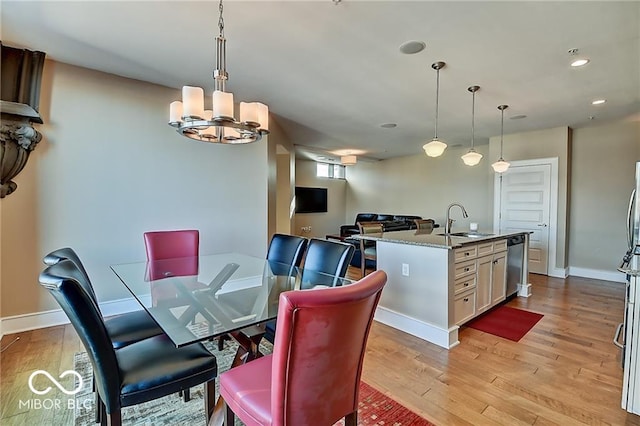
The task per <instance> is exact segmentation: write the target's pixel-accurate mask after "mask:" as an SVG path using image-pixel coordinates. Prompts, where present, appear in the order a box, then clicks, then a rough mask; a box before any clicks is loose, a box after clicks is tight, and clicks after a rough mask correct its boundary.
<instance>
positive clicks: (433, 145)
mask: <svg viewBox="0 0 640 426" xmlns="http://www.w3.org/2000/svg"><path fill="white" fill-rule="evenodd" d="M445 65H446V64H445V63H444V62H434V63H433V64H431V68H433V69H434V70H436V126H435V135H434V137H433V139H432V140H431V142H429V143H426V144H424V145H423V146H422V149H424V152H425V154H427V155H428V156H429V157H439V156H441V155H442V153H443V152H444V150H445V149H447V144H446V143H444V142H442V141H441V140H440V139H438V101H439V95H440V70H441V69H442V68H444V66H445Z"/></svg>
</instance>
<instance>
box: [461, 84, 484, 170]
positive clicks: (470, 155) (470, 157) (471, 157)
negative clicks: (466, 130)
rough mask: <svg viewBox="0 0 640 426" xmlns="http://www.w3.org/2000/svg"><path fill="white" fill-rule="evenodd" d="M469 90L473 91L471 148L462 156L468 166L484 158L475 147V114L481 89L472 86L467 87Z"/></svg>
mask: <svg viewBox="0 0 640 426" xmlns="http://www.w3.org/2000/svg"><path fill="white" fill-rule="evenodd" d="M467 90H468V91H470V92H471V95H472V101H471V149H470V150H469V152H467V153H466V154H465V155H463V156H462V161H464V164H466V165H467V166H475V165H476V164H478V163H479V162H480V160H482V154H480V153H479V152H476V150H475V149H474V145H475V126H474V123H475V116H476V92H477V91H478V90H480V86H471V87H469V88H467Z"/></svg>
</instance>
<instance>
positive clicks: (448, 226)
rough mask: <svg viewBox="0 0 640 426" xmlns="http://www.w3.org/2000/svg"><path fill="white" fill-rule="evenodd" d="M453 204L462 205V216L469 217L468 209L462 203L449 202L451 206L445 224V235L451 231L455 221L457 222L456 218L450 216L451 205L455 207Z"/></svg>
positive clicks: (448, 208)
mask: <svg viewBox="0 0 640 426" xmlns="http://www.w3.org/2000/svg"><path fill="white" fill-rule="evenodd" d="M453 206H458V207H460V210H462V217H464V218H467V217H469V215H468V214H467V211H466V210H465V208H464V206H463V205H462V204H458V203H451V204H449V207H447V219H446V222H445V224H444V233H445V235H446V234H449V233H451V225H452V224H453V222H455V220H453V219H449V216H450V215H451V207H453Z"/></svg>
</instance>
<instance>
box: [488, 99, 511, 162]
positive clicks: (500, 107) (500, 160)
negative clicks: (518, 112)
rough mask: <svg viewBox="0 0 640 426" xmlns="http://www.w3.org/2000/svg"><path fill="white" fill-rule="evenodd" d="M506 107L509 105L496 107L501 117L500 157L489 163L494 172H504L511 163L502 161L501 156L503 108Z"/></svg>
mask: <svg viewBox="0 0 640 426" xmlns="http://www.w3.org/2000/svg"><path fill="white" fill-rule="evenodd" d="M507 108H509V105H500V106H498V109H499V110H500V112H501V118H500V159H499V160H498V161H496V162H495V163H493V164H492V165H491V167H493V170H495V172H496V173H504V172H506V171H507V169H508V168H509V166H510V165H511V164H509V163H507V162H506V161H504V159H503V158H502V145H503V138H504V110H505V109H507Z"/></svg>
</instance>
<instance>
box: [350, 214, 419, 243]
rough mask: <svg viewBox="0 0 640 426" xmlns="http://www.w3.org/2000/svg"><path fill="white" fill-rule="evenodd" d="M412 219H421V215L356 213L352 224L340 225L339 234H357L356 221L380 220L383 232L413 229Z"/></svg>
mask: <svg viewBox="0 0 640 426" xmlns="http://www.w3.org/2000/svg"><path fill="white" fill-rule="evenodd" d="M414 219H422V217H420V216H410V215H399V214H396V215H393V214H382V213H358V214H357V215H356V220H355V221H354V223H353V225H342V226H341V227H340V236H341V237H343V238H345V237H348V236H350V235H354V234H359V233H360V231H359V230H358V222H380V223H382V229H383V230H384V231H385V232H389V231H406V230H407V229H415V227H416V226H415V224H414V223H413V221H414Z"/></svg>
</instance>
